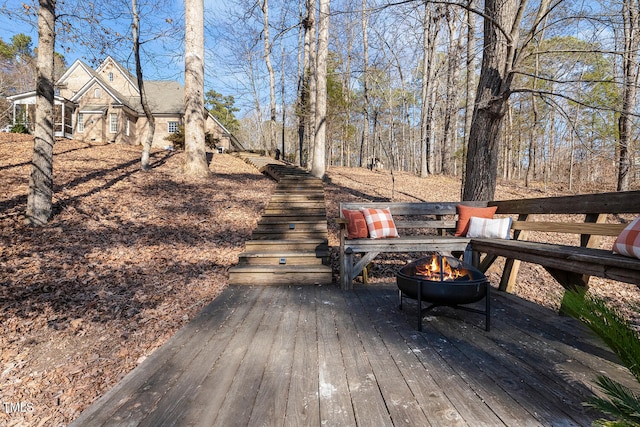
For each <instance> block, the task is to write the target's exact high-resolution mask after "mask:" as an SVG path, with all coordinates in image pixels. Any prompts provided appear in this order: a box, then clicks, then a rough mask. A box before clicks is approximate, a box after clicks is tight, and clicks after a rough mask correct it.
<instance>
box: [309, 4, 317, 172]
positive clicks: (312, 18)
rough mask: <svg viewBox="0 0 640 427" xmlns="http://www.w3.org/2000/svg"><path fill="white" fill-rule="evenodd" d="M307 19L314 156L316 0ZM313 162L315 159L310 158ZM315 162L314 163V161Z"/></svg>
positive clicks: (311, 153) (312, 147) (311, 149)
mask: <svg viewBox="0 0 640 427" xmlns="http://www.w3.org/2000/svg"><path fill="white" fill-rule="evenodd" d="M307 13H308V14H307V20H308V22H309V24H308V25H309V51H308V53H309V73H308V77H307V78H308V79H309V104H308V105H309V110H308V112H307V116H306V121H307V123H306V134H307V136H306V139H307V147H308V153H309V154H308V155H309V156H311V157H313V153H314V150H315V146H314V144H315V134H316V124H315V118H316V107H317V104H316V102H317V101H316V96H317V94H318V93H317V89H316V86H317V77H318V74H317V67H318V64H317V59H316V55H317V51H316V48H317V46H316V31H317V27H316V0H309V6H308V9H307ZM309 160H311V162H313V159H309ZM307 163H308V162H307ZM312 164H313V163H312Z"/></svg>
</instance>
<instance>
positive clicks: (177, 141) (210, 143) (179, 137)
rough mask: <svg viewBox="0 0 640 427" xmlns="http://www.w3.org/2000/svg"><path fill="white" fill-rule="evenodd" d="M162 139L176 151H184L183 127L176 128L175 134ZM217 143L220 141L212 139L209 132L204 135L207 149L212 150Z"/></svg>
mask: <svg viewBox="0 0 640 427" xmlns="http://www.w3.org/2000/svg"><path fill="white" fill-rule="evenodd" d="M164 139H165V140H166V141H169V142H171V143H172V144H173V148H175V149H176V150H184V126H178V131H177V132H175V133H172V134H169V135H168V136H166V137H165V138H164ZM219 142H220V140H219V139H218V138H214V137H213V135H212V134H210V133H209V132H207V133H205V134H204V143H205V145H206V146H207V147H209V148H211V149H214V148H216V145H218V143H219Z"/></svg>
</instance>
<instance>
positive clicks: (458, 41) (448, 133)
mask: <svg viewBox="0 0 640 427" xmlns="http://www.w3.org/2000/svg"><path fill="white" fill-rule="evenodd" d="M456 19H457V16H456V13H455V10H453V8H452V7H449V11H448V13H447V24H448V28H449V52H448V54H447V88H446V93H447V97H446V100H445V114H444V132H443V136H444V140H443V144H442V173H443V174H445V175H453V174H454V171H455V163H454V152H455V151H456V145H457V144H456V142H457V129H456V128H457V123H458V122H457V120H456V118H457V114H458V76H459V72H460V62H461V59H460V54H461V52H462V40H463V38H462V37H461V35H462V34H460V33H459V32H458V28H457V22H456Z"/></svg>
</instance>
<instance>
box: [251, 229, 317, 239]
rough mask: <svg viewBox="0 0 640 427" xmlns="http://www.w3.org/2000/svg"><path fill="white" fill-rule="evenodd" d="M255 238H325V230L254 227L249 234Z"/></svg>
mask: <svg viewBox="0 0 640 427" xmlns="http://www.w3.org/2000/svg"><path fill="white" fill-rule="evenodd" d="M251 238H252V239H255V240H281V239H282V240H309V239H326V238H327V232H326V231H305V230H284V231H282V230H279V231H278V230H268V229H266V230H265V229H259V228H258V229H255V230H254V231H253V233H252V234H251Z"/></svg>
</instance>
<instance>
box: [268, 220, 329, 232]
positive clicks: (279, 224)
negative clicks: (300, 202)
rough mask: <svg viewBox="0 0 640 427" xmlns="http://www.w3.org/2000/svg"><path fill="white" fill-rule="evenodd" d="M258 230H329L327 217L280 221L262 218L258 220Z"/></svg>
mask: <svg viewBox="0 0 640 427" xmlns="http://www.w3.org/2000/svg"><path fill="white" fill-rule="evenodd" d="M257 230H272V231H288V230H303V231H324V232H326V231H327V230H328V227H327V221H326V218H323V219H322V220H318V221H278V220H277V219H265V218H263V219H261V220H260V221H258V228H257Z"/></svg>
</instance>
